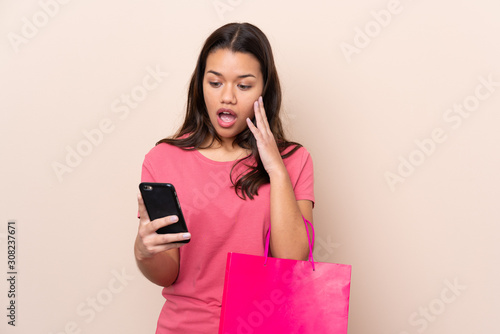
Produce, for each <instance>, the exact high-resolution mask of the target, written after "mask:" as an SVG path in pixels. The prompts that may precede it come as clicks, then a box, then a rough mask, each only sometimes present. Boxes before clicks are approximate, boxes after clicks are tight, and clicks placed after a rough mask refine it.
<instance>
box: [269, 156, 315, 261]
mask: <svg viewBox="0 0 500 334" xmlns="http://www.w3.org/2000/svg"><path fill="white" fill-rule="evenodd" d="M269 177H270V179H271V254H272V255H273V256H274V257H278V258H286V259H295V260H307V258H308V255H309V242H308V240H307V232H306V226H305V224H304V220H303V218H302V215H303V213H302V212H301V210H300V207H299V205H298V203H297V200H296V198H295V194H294V191H293V187H292V183H291V181H290V177H289V175H288V172H287V170H286V168H285V166H283V168H280V169H279V170H278V171H276V172H274V173H273V174H270V175H269ZM306 218H308V220H311V219H312V217H306Z"/></svg>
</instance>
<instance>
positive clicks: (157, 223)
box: [148, 216, 179, 233]
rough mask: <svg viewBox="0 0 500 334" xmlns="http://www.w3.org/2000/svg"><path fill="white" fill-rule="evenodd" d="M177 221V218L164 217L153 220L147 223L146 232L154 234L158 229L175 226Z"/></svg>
mask: <svg viewBox="0 0 500 334" xmlns="http://www.w3.org/2000/svg"><path fill="white" fill-rule="evenodd" d="M178 221H179V217H177V216H166V217H162V218H158V219H155V220H153V221H151V222H150V223H149V228H148V231H149V232H150V233H153V232H156V231H157V230H158V229H160V228H162V227H165V226H168V225H172V224H175V223H177V222H178Z"/></svg>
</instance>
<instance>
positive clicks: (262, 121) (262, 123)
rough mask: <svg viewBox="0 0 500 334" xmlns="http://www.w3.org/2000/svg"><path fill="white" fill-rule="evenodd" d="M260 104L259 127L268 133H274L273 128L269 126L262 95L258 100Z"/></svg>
mask: <svg viewBox="0 0 500 334" xmlns="http://www.w3.org/2000/svg"><path fill="white" fill-rule="evenodd" d="M256 102H257V105H258V112H256V113H258V114H259V128H260V129H261V131H264V132H265V133H266V134H268V135H272V132H271V128H270V126H269V120H268V119H267V113H266V109H265V108H264V101H263V99H262V96H260V97H259V99H258V100H257V101H256Z"/></svg>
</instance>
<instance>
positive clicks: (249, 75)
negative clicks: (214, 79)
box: [207, 70, 256, 78]
mask: <svg viewBox="0 0 500 334" xmlns="http://www.w3.org/2000/svg"><path fill="white" fill-rule="evenodd" d="M207 73H212V74H215V75H216V76H218V77H222V76H223V75H222V73H219V72H216V71H212V70H209V71H207ZM248 77H253V78H256V77H255V75H253V74H242V75H238V78H248Z"/></svg>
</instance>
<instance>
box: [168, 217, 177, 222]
mask: <svg viewBox="0 0 500 334" xmlns="http://www.w3.org/2000/svg"><path fill="white" fill-rule="evenodd" d="M177 220H178V218H177V216H172V217H170V221H171V222H176V221H177Z"/></svg>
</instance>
